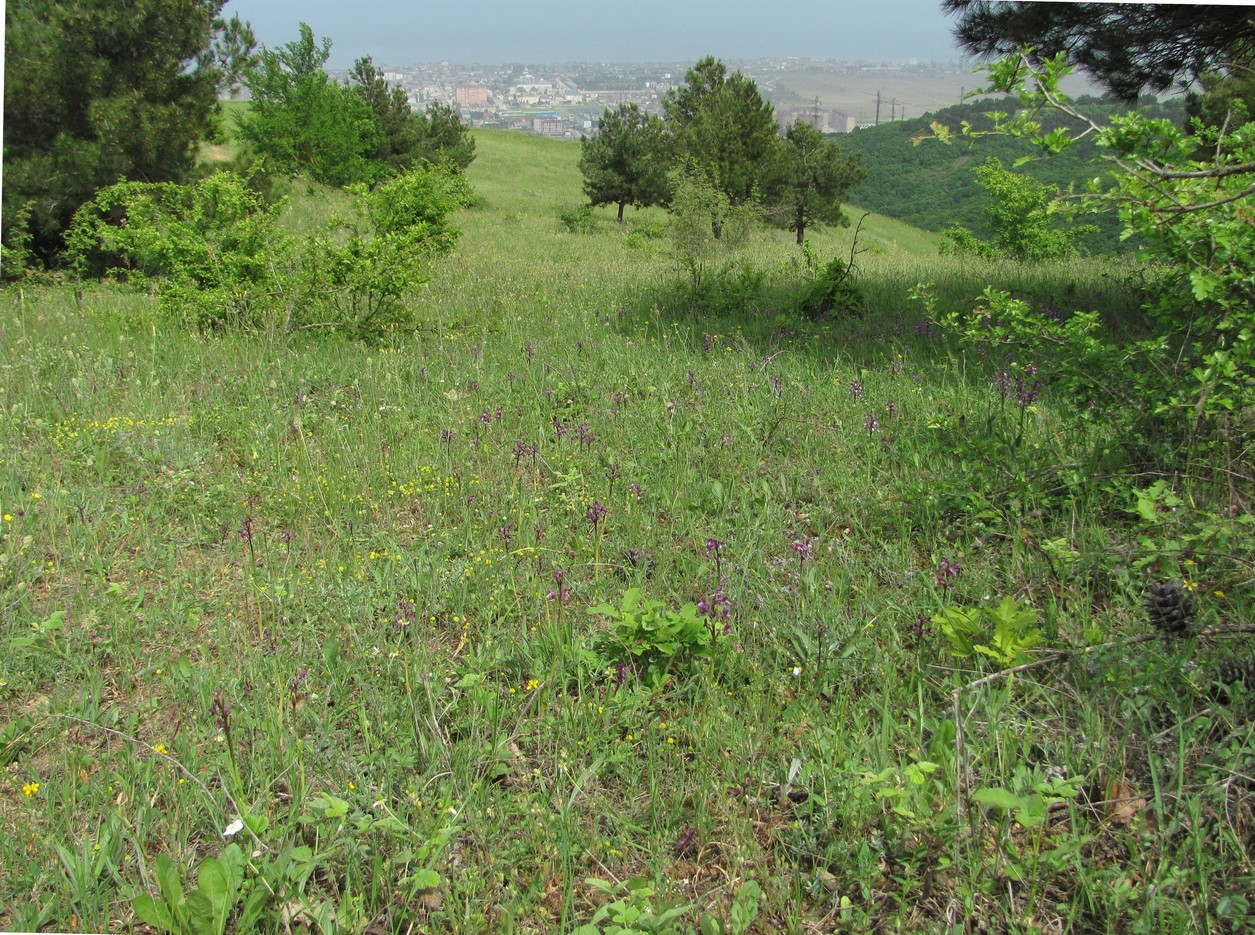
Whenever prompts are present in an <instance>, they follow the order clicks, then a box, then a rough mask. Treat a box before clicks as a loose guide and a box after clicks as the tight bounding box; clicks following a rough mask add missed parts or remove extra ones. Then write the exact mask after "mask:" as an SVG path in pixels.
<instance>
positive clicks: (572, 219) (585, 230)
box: [558, 205, 598, 234]
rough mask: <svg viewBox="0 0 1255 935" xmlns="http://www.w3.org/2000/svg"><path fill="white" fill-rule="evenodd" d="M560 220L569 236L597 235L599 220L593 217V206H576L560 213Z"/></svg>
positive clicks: (563, 209)
mask: <svg viewBox="0 0 1255 935" xmlns="http://www.w3.org/2000/svg"><path fill="white" fill-rule="evenodd" d="M558 220H559V221H560V222H561V223H562V227H563V229H565V230H566V232H567V233H568V234H595V233H597V228H598V224H597V218H595V217H594V216H593V209H592V206H591V205H575V206H574V207H571V208H562V209H561V210H559V211H558Z"/></svg>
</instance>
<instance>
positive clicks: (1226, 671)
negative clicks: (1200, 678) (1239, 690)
mask: <svg viewBox="0 0 1255 935" xmlns="http://www.w3.org/2000/svg"><path fill="white" fill-rule="evenodd" d="M1216 679H1217V680H1218V681H1220V682H1223V683H1224V684H1225V685H1236V684H1237V683H1239V682H1240V683H1241V684H1242V685H1243V686H1245V687H1246V688H1248V689H1255V659H1247V660H1245V661H1244V662H1238V661H1235V660H1232V659H1230V660H1228V661H1226V662H1222V663H1220V667H1219V668H1218V669H1217V670H1216Z"/></svg>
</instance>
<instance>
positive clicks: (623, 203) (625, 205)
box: [619, 201, 627, 224]
mask: <svg viewBox="0 0 1255 935" xmlns="http://www.w3.org/2000/svg"><path fill="white" fill-rule="evenodd" d="M626 207H627V202H626V201H620V202H619V223H620V224H622V223H623V209H624V208H626Z"/></svg>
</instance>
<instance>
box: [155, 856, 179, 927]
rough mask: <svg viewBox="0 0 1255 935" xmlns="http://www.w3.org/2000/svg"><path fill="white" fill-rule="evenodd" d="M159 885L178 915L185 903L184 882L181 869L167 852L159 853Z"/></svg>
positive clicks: (162, 893)
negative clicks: (181, 878) (179, 869)
mask: <svg viewBox="0 0 1255 935" xmlns="http://www.w3.org/2000/svg"><path fill="white" fill-rule="evenodd" d="M157 885H158V886H159V887H160V888H161V895H162V897H163V898H164V899H165V901H166V903H167V904H168V905H169V906H170V910H171V912H172V913H173V914H174V915H176V916H177V915H178V910H179V907H180V906H181V905H182V904H183V882H182V881H181V880H180V879H179V871H178V869H177V868H176V867H175V866H174V861H172V860H171V859H170V858H169V857H168V856H166V855H165V854H159V855H157Z"/></svg>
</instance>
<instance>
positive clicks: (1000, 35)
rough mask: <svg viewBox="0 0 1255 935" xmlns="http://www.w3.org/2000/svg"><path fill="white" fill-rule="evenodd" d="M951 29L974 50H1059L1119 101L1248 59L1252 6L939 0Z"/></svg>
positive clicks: (1253, 44)
mask: <svg viewBox="0 0 1255 935" xmlns="http://www.w3.org/2000/svg"><path fill="white" fill-rule="evenodd" d="M941 8H942V10H944V11H945V12H947V13H952V14H955V15H957V16H958V21H957V22H956V24H955V29H954V34H955V37H956V38H957V39H958V41H959V44H960V45H961V46H962V47H963V48H964V49H965V50H966V51H967V52H970V53H972V54H973V55H980V56H984V57H987V58H989V57H998V56H1002V55H1010V54H1013V53H1014V52H1016V51H1017V50H1018V49H1020V48H1021V47H1023V46H1030V47H1032V48H1033V49H1034V51H1035V54H1037V55H1038V56H1040V57H1042V58H1049V57H1053V56H1054V55H1057V54H1058V53H1060V52H1066V53H1067V54H1068V58H1069V59H1070V60H1071V61H1072V62H1073V63H1074V64H1076V65H1077V66H1079V67H1080V68H1082V69H1084V70H1085V71H1087V72H1089V73H1090V74H1091V75H1093V76H1094V77H1095V78H1097V79H1098V80H1099V81H1100V82H1102V83H1103V84H1104V85H1106V86H1107V87H1108V88H1109V89H1110V90H1111V91H1112V92H1113V93H1114V94H1116V95H1117V96H1118V97H1119V98H1121V99H1122V100H1124V101H1126V102H1132V101H1135V100H1136V99H1137V97H1138V95H1139V94H1140V93H1141V92H1142V90H1143V89H1144V88H1150V89H1151V90H1154V91H1165V90H1167V89H1168V88H1170V87H1171V86H1172V85H1173V84H1174V83H1176V82H1182V81H1183V82H1186V83H1188V82H1190V81H1193V80H1194V79H1196V78H1199V77H1201V76H1202V75H1203V74H1205V73H1207V72H1210V71H1217V70H1219V71H1222V72H1226V73H1227V72H1232V71H1236V72H1243V71H1247V70H1249V69H1250V68H1251V66H1252V65H1255V8H1253V7H1249V6H1248V7H1236V6H1215V5H1213V6H1201V5H1187V4H1167V3H1039V2H1002V0H998V2H991V0H944V2H943V3H942V5H941Z"/></svg>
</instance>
